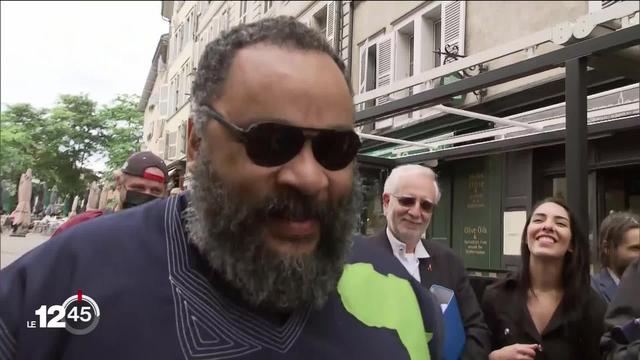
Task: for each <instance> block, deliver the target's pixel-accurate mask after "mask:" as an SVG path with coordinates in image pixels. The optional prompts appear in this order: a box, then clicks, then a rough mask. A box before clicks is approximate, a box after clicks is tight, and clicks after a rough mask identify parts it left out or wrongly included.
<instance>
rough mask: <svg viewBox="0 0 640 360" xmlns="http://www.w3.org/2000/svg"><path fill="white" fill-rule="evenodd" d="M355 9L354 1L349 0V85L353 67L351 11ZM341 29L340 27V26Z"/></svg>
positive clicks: (351, 82)
mask: <svg viewBox="0 0 640 360" xmlns="http://www.w3.org/2000/svg"><path fill="white" fill-rule="evenodd" d="M354 9H355V2H354V1H353V0H350V1H349V40H348V41H349V44H348V45H349V46H348V51H349V54H348V55H347V59H349V86H352V84H353V81H352V79H351V71H352V69H353V56H352V55H353V11H354ZM341 29H342V27H341Z"/></svg>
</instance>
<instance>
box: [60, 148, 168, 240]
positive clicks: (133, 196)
mask: <svg viewBox="0 0 640 360" xmlns="http://www.w3.org/2000/svg"><path fill="white" fill-rule="evenodd" d="M115 179H116V190H117V191H118V194H119V195H118V197H117V204H116V206H115V208H114V209H113V211H118V210H122V209H127V208H131V207H134V206H138V205H142V204H144V203H146V202H149V201H152V200H155V199H157V198H163V197H166V196H167V182H168V180H169V172H168V170H167V165H165V163H164V161H162V159H161V158H159V157H158V156H156V155H154V154H153V153H152V152H150V151H142V152H137V153H135V154H133V155H131V156H130V157H129V158H128V159H127V161H126V162H125V163H124V165H123V166H122V168H121V169H120V170H117V171H116V172H115ZM109 212H111V209H104V210H99V209H98V210H87V211H85V212H83V213H81V214H78V215H76V216H74V217H72V218H71V219H69V220H68V221H66V222H65V223H64V224H62V225H60V227H58V228H57V229H56V231H55V232H54V233H53V235H52V236H56V235H58V234H60V233H61V232H63V231H65V230H67V229H69V228H71V227H73V226H75V225H77V224H80V223H82V222H85V221H87V220H91V219H93V218H96V217H98V216H102V215H104V214H107V213H109Z"/></svg>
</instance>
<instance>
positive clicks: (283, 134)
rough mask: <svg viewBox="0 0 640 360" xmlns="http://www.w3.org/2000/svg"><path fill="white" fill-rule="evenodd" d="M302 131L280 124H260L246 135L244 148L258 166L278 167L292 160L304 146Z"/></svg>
mask: <svg viewBox="0 0 640 360" xmlns="http://www.w3.org/2000/svg"><path fill="white" fill-rule="evenodd" d="M304 142H305V138H304V134H303V133H302V130H300V129H297V128H294V127H291V126H286V125H280V124H272V123H268V124H260V125H257V126H255V127H253V128H252V129H251V130H249V132H248V133H247V143H246V144H245V148H246V150H247V155H248V156H249V158H250V159H251V160H252V161H253V162H254V163H255V164H256V165H258V166H265V167H270V166H279V165H282V164H285V163H286V162H288V161H289V160H291V159H293V158H294V157H295V156H296V154H298V153H299V152H300V149H302V146H303V145H304Z"/></svg>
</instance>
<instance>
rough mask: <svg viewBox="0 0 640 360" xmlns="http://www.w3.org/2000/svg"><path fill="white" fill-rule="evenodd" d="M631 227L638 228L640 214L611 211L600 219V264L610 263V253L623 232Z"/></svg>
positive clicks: (616, 245)
mask: <svg viewBox="0 0 640 360" xmlns="http://www.w3.org/2000/svg"><path fill="white" fill-rule="evenodd" d="M631 229H640V216H638V215H636V214H633V213H630V212H625V211H618V212H613V213H611V214H609V215H608V216H607V217H606V218H604V220H602V223H601V224H600V235H599V237H598V238H599V240H600V252H599V253H600V263H601V264H602V266H609V265H611V259H610V256H611V253H612V252H613V251H614V250H615V249H616V248H617V247H618V246H619V245H620V243H621V242H622V239H623V237H624V234H625V233H626V232H627V231H629V230H631ZM605 242H606V243H605Z"/></svg>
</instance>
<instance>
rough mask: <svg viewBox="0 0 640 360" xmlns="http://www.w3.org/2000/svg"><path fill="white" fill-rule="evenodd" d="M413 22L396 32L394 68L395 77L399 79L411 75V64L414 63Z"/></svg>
mask: <svg viewBox="0 0 640 360" xmlns="http://www.w3.org/2000/svg"><path fill="white" fill-rule="evenodd" d="M413 24H414V22H413V21H412V22H410V23H408V24H406V25H404V26H403V27H401V28H400V29H398V31H397V33H396V53H395V56H396V61H395V65H396V69H395V79H396V80H400V79H404V78H407V77H409V76H413V72H414V71H413V64H414V63H415V51H414V44H413V39H414V25H413Z"/></svg>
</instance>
